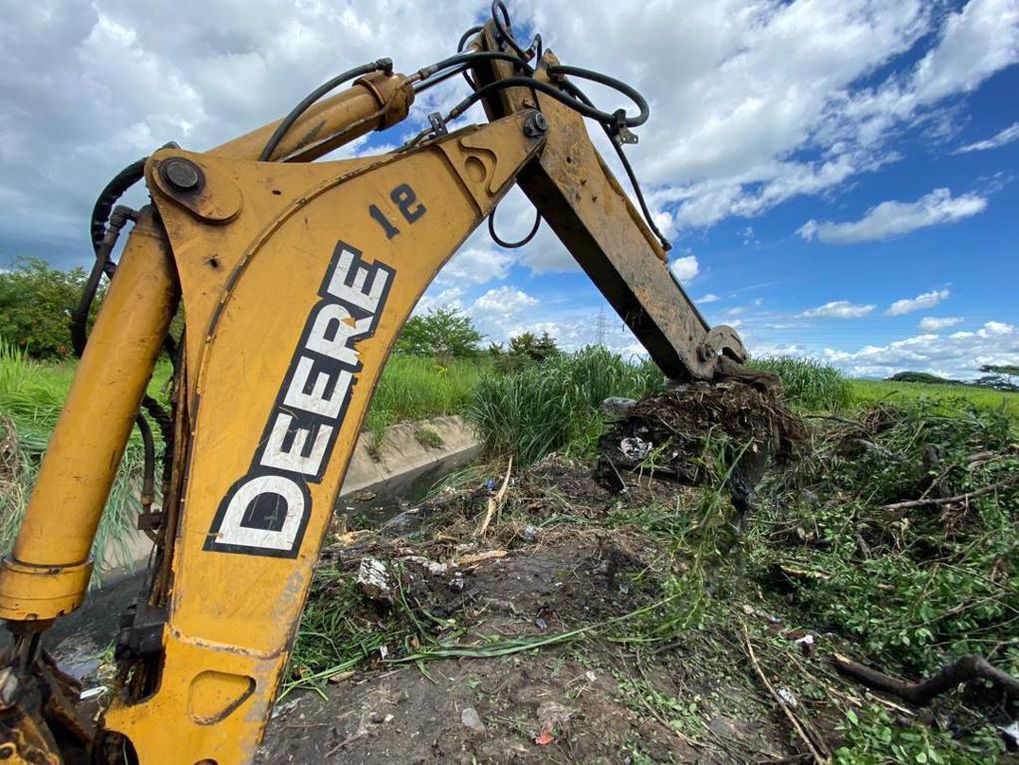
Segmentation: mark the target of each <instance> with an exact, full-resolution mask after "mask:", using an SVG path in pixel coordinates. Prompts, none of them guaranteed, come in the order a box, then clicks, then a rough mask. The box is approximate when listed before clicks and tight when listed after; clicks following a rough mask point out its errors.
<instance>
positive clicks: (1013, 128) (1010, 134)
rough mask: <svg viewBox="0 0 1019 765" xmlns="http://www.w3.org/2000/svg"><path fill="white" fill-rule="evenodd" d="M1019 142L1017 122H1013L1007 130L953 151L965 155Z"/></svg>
mask: <svg viewBox="0 0 1019 765" xmlns="http://www.w3.org/2000/svg"><path fill="white" fill-rule="evenodd" d="M1015 140H1019V122H1013V123H1012V124H1011V125H1009V126H1008V127H1007V128H1005V129H1004V130H1002V131H1001V132H998V133H995V134H994V135H993V136H991V137H990V138H987V139H985V140H983V141H976V142H974V143H968V144H966V145H965V146H960V147H959V148H958V149H956V150H955V153H956V154H967V153H969V152H971V151H987V150H988V149H997V148H998V147H999V146H1004V145H1005V144H1008V143H1012V141H1015Z"/></svg>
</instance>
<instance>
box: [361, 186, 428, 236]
mask: <svg viewBox="0 0 1019 765" xmlns="http://www.w3.org/2000/svg"><path fill="white" fill-rule="evenodd" d="M389 198H390V199H392V200H393V204H395V205H396V206H397V207H398V208H399V210H400V213H401V214H402V215H403V218H404V220H406V221H407V222H408V223H413V222H414V221H416V220H417V219H418V218H420V217H421V216H422V215H424V214H425V213H426V212H427V208H426V207H425V206H424V205H423V204H421V203H420V202H418V201H417V194H415V193H414V189H412V188H411V187H410V185H409V184H407V183H401V184H400V185H399V186H397V187H396V188H395V189H393V190H392V191H391V192H390V194H389ZM368 214H369V215H371V216H372V218H374V219H375V222H376V223H378V224H379V225H380V226H382V230H383V231H385V232H386V239H392V238H393V237H394V236H396V235H397V234H399V233H400V229H398V228H397V227H396V226H394V225H393V224H392V223H390V221H389V218H387V217H386V215H385V213H383V212H382V210H380V209H379V208H378V207H376V206H375V205H370V206H369V207H368Z"/></svg>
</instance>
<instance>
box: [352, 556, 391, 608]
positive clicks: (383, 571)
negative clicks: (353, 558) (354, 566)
mask: <svg viewBox="0 0 1019 765" xmlns="http://www.w3.org/2000/svg"><path fill="white" fill-rule="evenodd" d="M357 584H358V586H359V587H360V588H361V592H363V593H364V594H365V595H367V596H368V597H369V598H371V599H372V600H382V601H386V602H387V603H392V602H393V587H394V584H393V580H392V577H390V575H389V569H388V568H387V567H386V564H385V563H383V562H382V561H380V560H378V559H377V558H362V559H361V566H360V568H359V569H358V572H357Z"/></svg>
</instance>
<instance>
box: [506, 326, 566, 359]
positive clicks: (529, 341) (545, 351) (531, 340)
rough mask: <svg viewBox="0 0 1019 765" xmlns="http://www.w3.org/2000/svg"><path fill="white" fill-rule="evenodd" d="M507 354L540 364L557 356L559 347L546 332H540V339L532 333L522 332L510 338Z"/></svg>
mask: <svg viewBox="0 0 1019 765" xmlns="http://www.w3.org/2000/svg"><path fill="white" fill-rule="evenodd" d="M509 353H510V355H511V356H517V357H527V358H529V359H530V360H531V361H537V362H538V363H539V364H540V363H541V362H543V361H547V360H548V359H550V358H552V357H553V356H556V355H558V354H559V347H558V346H557V345H556V343H555V339H554V338H553V337H552V336H551V335H550V334H549V333H548V332H542V333H541V337H537V336H535V335H534V333H532V332H524V333H522V334H519V335H517V336H516V337H511V338H510V342H509Z"/></svg>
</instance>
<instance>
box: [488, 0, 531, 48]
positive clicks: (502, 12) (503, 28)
mask: <svg viewBox="0 0 1019 765" xmlns="http://www.w3.org/2000/svg"><path fill="white" fill-rule="evenodd" d="M500 17H501V18H500ZM492 22H493V23H494V24H495V30H496V32H498V33H499V41H504V42H505V43H506V44H507V45H509V46H510V47H511V48H512V49H513V50H514V51H516V53H517V55H518V56H520V58H522V59H524V60H526V59H528V58H530V56H528V55H527V51H525V50H524V49H523V48H521V47H520V43H518V42H517V38H516V37H514V36H513V30H512V29H511V27H512V24H511V23H510V17H509V11H508V10H507V9H506V3H504V2H503V1H502V0H492Z"/></svg>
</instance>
